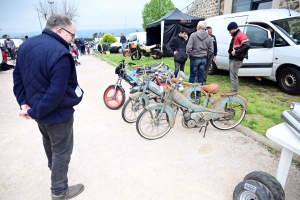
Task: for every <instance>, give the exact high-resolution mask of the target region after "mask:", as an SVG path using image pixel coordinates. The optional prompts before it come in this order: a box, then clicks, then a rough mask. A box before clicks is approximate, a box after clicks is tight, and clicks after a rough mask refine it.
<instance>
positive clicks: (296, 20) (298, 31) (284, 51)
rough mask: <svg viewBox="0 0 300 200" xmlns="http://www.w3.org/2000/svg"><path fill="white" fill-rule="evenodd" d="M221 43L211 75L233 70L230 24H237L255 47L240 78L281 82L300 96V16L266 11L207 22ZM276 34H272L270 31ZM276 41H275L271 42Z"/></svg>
mask: <svg viewBox="0 0 300 200" xmlns="http://www.w3.org/2000/svg"><path fill="white" fill-rule="evenodd" d="M205 21H206V22H207V26H211V27H212V29H213V34H214V35H215V36H216V39H217V44H218V55H217V59H216V63H213V64H212V66H211V67H210V70H209V73H210V74H215V73H216V72H217V70H218V69H222V70H229V60H228V56H229V55H228V49H229V44H230V41H231V35H229V33H228V31H227V25H228V24H229V23H230V22H236V23H237V24H238V25H239V29H240V30H241V31H242V32H244V33H246V34H247V36H248V38H249V40H250V44H251V48H250V49H249V52H248V55H249V58H248V59H244V64H243V66H242V67H241V68H240V69H239V76H259V77H262V78H265V79H269V80H272V81H277V82H278V85H279V87H280V89H281V90H282V91H284V92H286V93H288V94H298V93H300V68H299V67H300V13H298V12H295V11H289V10H287V9H266V10H257V11H249V12H240V13H235V14H228V15H222V16H217V17H212V18H208V19H206V20H205ZM269 27H271V28H272V29H273V30H274V31H273V33H272V34H271V32H270V31H269V30H267V28H269ZM271 41H272V42H271Z"/></svg>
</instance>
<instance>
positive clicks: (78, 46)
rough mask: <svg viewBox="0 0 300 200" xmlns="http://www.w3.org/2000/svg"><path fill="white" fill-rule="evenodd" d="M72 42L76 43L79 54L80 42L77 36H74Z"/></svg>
mask: <svg viewBox="0 0 300 200" xmlns="http://www.w3.org/2000/svg"><path fill="white" fill-rule="evenodd" d="M74 43H75V44H76V46H77V48H78V51H79V52H78V53H79V54H81V42H80V39H79V38H78V37H77V36H75V39H74Z"/></svg>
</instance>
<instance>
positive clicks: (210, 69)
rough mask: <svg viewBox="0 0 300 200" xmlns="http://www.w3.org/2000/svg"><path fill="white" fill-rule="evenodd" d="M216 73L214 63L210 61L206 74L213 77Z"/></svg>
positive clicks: (216, 69)
mask: <svg viewBox="0 0 300 200" xmlns="http://www.w3.org/2000/svg"><path fill="white" fill-rule="evenodd" d="M217 73H218V68H217V65H216V63H215V62H214V61H213V60H212V61H211V66H209V67H208V74H209V75H214V74H217Z"/></svg>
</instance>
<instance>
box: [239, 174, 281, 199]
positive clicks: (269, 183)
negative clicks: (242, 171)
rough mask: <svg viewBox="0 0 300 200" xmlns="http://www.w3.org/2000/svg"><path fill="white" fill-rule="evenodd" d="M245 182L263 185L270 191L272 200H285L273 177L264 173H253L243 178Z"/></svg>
mask: <svg viewBox="0 0 300 200" xmlns="http://www.w3.org/2000/svg"><path fill="white" fill-rule="evenodd" d="M246 180H255V181H258V182H260V183H262V184H264V185H265V186H266V187H267V188H268V189H269V190H270V191H271V193H272V195H273V197H274V200H285V193H284V190H283V188H282V186H281V184H280V183H279V182H278V181H277V179H276V178H275V177H274V176H272V175H270V174H268V173H266V172H261V171H254V172H251V173H249V174H247V175H246V176H245V178H244V181H246Z"/></svg>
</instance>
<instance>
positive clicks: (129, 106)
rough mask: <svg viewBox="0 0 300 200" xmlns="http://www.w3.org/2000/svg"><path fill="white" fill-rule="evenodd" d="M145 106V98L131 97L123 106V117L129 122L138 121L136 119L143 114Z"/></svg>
mask: <svg viewBox="0 0 300 200" xmlns="http://www.w3.org/2000/svg"><path fill="white" fill-rule="evenodd" d="M144 106H145V102H144V100H142V102H141V101H140V98H136V99H131V98H129V99H128V100H127V101H126V102H125V104H124V106H123V108H122V118H123V120H124V121H125V122H127V123H133V122H136V119H137V118H138V116H139V115H140V114H141V112H142V111H143V109H144Z"/></svg>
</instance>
